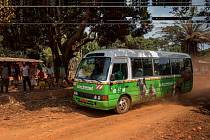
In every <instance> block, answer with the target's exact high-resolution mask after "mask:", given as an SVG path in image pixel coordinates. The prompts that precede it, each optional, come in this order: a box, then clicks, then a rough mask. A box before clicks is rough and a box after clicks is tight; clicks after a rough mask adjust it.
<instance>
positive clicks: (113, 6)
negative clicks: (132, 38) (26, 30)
mask: <svg viewBox="0 0 210 140" xmlns="http://www.w3.org/2000/svg"><path fill="white" fill-rule="evenodd" d="M0 7H1V8H87V7H89V8H142V7H210V6H205V5H183V6H167V5H162V6H154V5H69V6H50V5H39V6H35V5H22V6H21V5H18V6H17V5H11V6H0Z"/></svg>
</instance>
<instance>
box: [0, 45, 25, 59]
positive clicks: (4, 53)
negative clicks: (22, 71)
mask: <svg viewBox="0 0 210 140" xmlns="http://www.w3.org/2000/svg"><path fill="white" fill-rule="evenodd" d="M0 57H18V58H26V57H27V55H26V54H25V53H24V52H22V51H15V52H14V51H13V50H9V49H5V48H2V47H0Z"/></svg>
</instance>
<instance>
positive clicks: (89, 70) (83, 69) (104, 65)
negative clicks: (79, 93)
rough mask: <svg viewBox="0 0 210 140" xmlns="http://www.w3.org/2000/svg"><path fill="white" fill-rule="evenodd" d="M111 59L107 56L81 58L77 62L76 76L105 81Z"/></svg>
mask: <svg viewBox="0 0 210 140" xmlns="http://www.w3.org/2000/svg"><path fill="white" fill-rule="evenodd" d="M110 62H111V59H110V58H107V57H89V58H83V59H82V61H81V62H80V64H79V67H78V70H77V74H76V78H77V79H83V80H97V81H106V80H107V75H108V71H109V66H110Z"/></svg>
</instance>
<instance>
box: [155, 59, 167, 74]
mask: <svg viewBox="0 0 210 140" xmlns="http://www.w3.org/2000/svg"><path fill="white" fill-rule="evenodd" d="M154 70H155V74H156V75H171V65H170V61H169V58H159V59H154Z"/></svg>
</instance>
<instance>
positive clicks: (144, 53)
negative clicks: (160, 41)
mask: <svg viewBox="0 0 210 140" xmlns="http://www.w3.org/2000/svg"><path fill="white" fill-rule="evenodd" d="M90 56H104V57H125V56H126V57H155V58H158V57H169V58H191V57H190V55H188V54H185V53H177V52H166V51H150V50H135V49H104V50H97V51H93V52H90V53H88V54H86V55H85V57H90Z"/></svg>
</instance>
